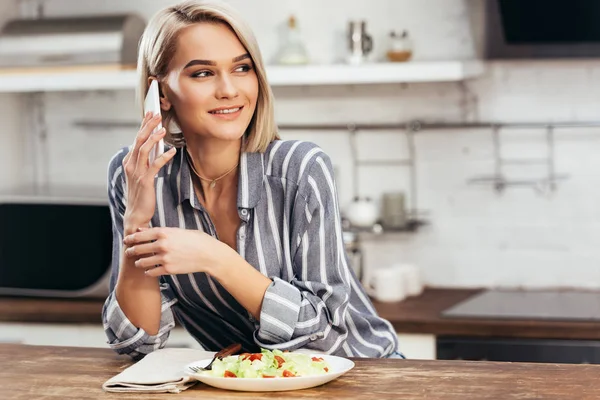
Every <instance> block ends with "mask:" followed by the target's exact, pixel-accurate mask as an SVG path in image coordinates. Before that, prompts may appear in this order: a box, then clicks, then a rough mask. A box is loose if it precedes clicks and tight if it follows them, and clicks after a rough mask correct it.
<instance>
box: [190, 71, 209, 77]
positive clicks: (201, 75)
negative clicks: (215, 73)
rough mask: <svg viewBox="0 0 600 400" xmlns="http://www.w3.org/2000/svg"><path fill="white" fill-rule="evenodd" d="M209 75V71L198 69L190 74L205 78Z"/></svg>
mask: <svg viewBox="0 0 600 400" xmlns="http://www.w3.org/2000/svg"><path fill="white" fill-rule="evenodd" d="M207 76H210V71H198V72H195V73H193V74H192V77H193V78H206V77H207Z"/></svg>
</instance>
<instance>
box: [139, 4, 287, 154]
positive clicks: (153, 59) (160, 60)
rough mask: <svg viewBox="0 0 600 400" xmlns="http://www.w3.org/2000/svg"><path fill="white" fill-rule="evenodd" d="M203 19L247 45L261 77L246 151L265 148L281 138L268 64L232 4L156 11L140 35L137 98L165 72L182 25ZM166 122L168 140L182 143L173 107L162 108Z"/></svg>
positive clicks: (257, 150) (186, 25)
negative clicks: (174, 124) (226, 28)
mask: <svg viewBox="0 0 600 400" xmlns="http://www.w3.org/2000/svg"><path fill="white" fill-rule="evenodd" d="M201 22H207V23H221V24H225V25H227V26H229V27H230V28H231V30H232V31H233V32H234V33H235V34H236V36H237V37H238V39H239V41H240V43H241V44H242V45H243V46H244V48H245V49H246V51H247V52H248V54H249V55H250V58H251V59H252V62H253V64H254V69H255V71H256V76H257V78H258V99H257V102H256V110H255V111H254V115H253V116H252V119H251V120H250V124H249V125H248V129H247V130H246V132H245V140H244V141H243V142H244V148H243V149H242V150H243V151H246V152H264V151H265V150H266V149H267V146H268V145H269V143H271V142H272V141H273V140H275V139H279V135H278V133H277V127H276V125H275V116H274V111H273V93H272V92H271V87H270V86H269V84H268V82H267V75H266V72H265V67H264V63H263V59H262V55H261V53H260V49H259V47H258V42H257V41H256V38H255V36H254V33H253V32H252V30H251V29H250V27H249V26H248V24H247V23H246V22H245V21H244V20H243V19H242V18H241V16H240V15H239V14H238V13H237V12H236V11H235V10H234V9H233V8H231V7H230V6H229V5H227V4H225V3H223V2H221V1H217V0H186V1H183V2H181V3H178V4H176V5H174V6H169V7H166V8H164V9H162V10H160V11H159V12H157V13H156V14H155V15H154V16H153V17H152V18H151V19H150V21H149V22H148V25H147V26H146V29H145V31H144V33H143V35H142V38H141V39H140V46H139V52H138V64H137V73H138V77H139V82H138V88H137V98H138V101H139V104H140V107H141V108H142V113H143V104H144V97H145V95H146V92H147V91H148V87H149V85H148V79H149V78H150V77H152V76H157V77H160V76H164V75H166V74H167V72H168V67H169V61H170V60H171V59H172V58H173V56H174V54H175V51H176V50H177V49H176V46H177V39H178V37H179V33H180V32H181V30H182V29H184V28H186V27H188V26H190V25H193V24H196V23H201ZM162 117H163V125H164V126H165V128H166V129H167V134H166V136H165V141H166V142H167V143H169V144H171V145H173V146H176V147H181V146H183V145H184V144H185V140H184V138H183V135H182V134H181V133H175V132H170V131H169V126H170V123H171V121H173V118H174V115H173V111H168V112H165V111H162Z"/></svg>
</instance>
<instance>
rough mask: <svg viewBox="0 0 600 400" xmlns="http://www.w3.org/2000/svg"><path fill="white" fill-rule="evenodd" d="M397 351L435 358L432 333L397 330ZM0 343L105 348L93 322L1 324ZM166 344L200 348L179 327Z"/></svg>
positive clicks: (412, 357)
mask: <svg viewBox="0 0 600 400" xmlns="http://www.w3.org/2000/svg"><path fill="white" fill-rule="evenodd" d="M398 340H399V342H400V351H402V352H403V353H404V355H406V357H408V358H411V359H419V360H434V359H435V344H436V338H435V336H434V335H420V334H406V333H398ZM0 343H15V344H29V345H41V346H73V347H100V348H106V347H108V346H107V344H106V336H105V334H104V330H103V328H102V326H100V325H96V324H44V323H13V322H4V323H0ZM167 347H187V348H194V349H202V346H200V345H199V344H198V342H196V341H195V340H194V339H193V338H192V336H191V335H190V334H189V333H188V332H187V331H186V330H185V329H183V328H182V327H176V328H174V329H173V330H172V331H171V335H170V336H169V340H168V342H167Z"/></svg>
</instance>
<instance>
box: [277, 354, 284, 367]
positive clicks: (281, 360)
mask: <svg viewBox="0 0 600 400" xmlns="http://www.w3.org/2000/svg"><path fill="white" fill-rule="evenodd" d="M275 361H277V368H281V366H282V365H283V363H284V362H285V360H284V359H283V357H281V356H275Z"/></svg>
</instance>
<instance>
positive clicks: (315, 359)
mask: <svg viewBox="0 0 600 400" xmlns="http://www.w3.org/2000/svg"><path fill="white" fill-rule="evenodd" d="M311 360H313V361H323V358H322V357H313V358H311Z"/></svg>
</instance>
